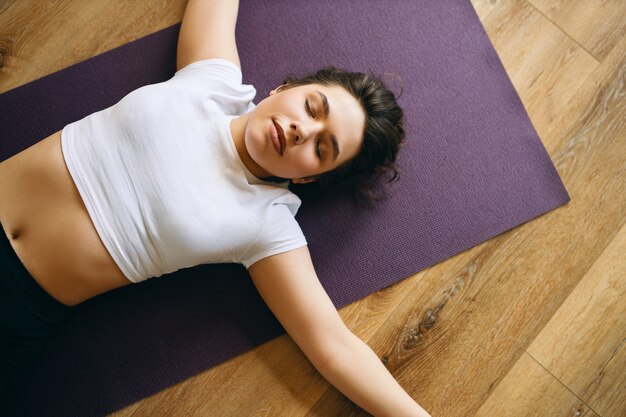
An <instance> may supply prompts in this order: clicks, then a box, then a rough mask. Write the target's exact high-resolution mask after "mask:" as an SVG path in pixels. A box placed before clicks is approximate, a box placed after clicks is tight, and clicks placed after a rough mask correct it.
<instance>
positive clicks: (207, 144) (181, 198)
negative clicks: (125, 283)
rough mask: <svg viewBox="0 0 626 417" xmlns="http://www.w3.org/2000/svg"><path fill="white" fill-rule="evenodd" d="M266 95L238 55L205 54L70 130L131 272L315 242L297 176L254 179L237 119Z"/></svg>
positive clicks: (70, 149) (85, 192)
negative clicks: (293, 181) (245, 76)
mask: <svg viewBox="0 0 626 417" xmlns="http://www.w3.org/2000/svg"><path fill="white" fill-rule="evenodd" d="M255 95H256V89H255V88H254V87H253V86H251V85H247V84H242V74H241V70H240V69H239V68H238V67H237V66H236V65H235V64H233V63H232V62H230V61H228V60H225V59H206V60H201V61H196V62H194V63H192V64H189V65H187V66H186V67H185V68H182V69H180V70H179V71H178V72H176V74H175V75H174V76H173V77H172V78H171V79H169V80H168V81H165V82H162V83H158V84H152V85H147V86H144V87H141V88H139V89H137V90H135V91H133V92H131V93H130V94H128V95H126V96H125V97H124V98H123V99H122V100H120V101H119V102H118V103H117V104H115V105H113V106H111V107H109V108H107V109H104V110H101V111H99V112H96V113H93V114H91V115H89V116H87V117H85V118H83V119H81V120H78V121H76V122H74V123H71V124H69V125H67V126H65V127H64V128H63V131H62V134H61V145H62V151H63V156H64V158H65V162H66V164H67V167H68V170H69V172H70V175H71V176H72V178H73V179H74V182H75V183H76V187H77V188H78V191H79V192H80V195H81V197H82V199H83V201H84V203H85V206H86V207H87V211H88V212H89V215H90V217H91V220H92V221H93V223H94V226H95V228H96V230H97V232H98V234H99V235H100V238H101V239H102V242H103V243H104V246H105V247H106V248H107V250H108V251H109V253H110V254H111V256H112V257H113V260H114V261H115V262H116V263H117V265H118V266H119V267H120V269H121V270H122V272H123V273H124V274H125V275H126V277H127V278H128V279H129V280H130V281H132V282H140V281H143V280H146V279H148V278H151V277H158V276H160V275H162V274H166V273H171V272H174V271H176V270H178V269H181V268H186V267H190V266H194V265H198V264H205V263H231V262H235V263H241V264H243V265H244V266H245V267H246V268H249V267H250V265H252V264H253V263H255V262H256V261H258V260H260V259H262V258H265V257H267V256H270V255H274V254H278V253H281V252H286V251H289V250H292V249H296V248H298V247H301V246H305V245H306V244H307V242H306V239H305V237H304V234H303V233H302V230H301V229H300V226H299V225H298V223H297V221H296V219H295V218H294V216H295V215H296V213H297V211H298V209H299V207H300V204H301V200H300V198H298V196H297V195H295V194H294V193H292V192H291V191H289V189H288V185H289V183H288V182H284V183H280V184H276V183H271V182H266V181H263V180H261V179H259V178H257V177H255V176H254V175H253V174H252V173H251V172H250V171H249V170H248V169H247V168H246V166H245V165H244V164H243V162H242V161H241V159H240V157H239V154H238V153H237V150H236V148H235V143H234V142H233V138H232V135H231V132H230V121H231V120H232V119H234V118H236V117H237V116H239V115H241V114H244V113H246V112H248V111H250V110H252V109H254V108H255V104H254V103H252V99H253V98H254V96H255Z"/></svg>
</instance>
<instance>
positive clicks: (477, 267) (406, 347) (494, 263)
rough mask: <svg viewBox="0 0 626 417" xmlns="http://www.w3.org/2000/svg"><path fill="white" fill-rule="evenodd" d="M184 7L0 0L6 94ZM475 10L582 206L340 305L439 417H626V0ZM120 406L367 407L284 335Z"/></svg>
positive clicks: (271, 410)
mask: <svg viewBox="0 0 626 417" xmlns="http://www.w3.org/2000/svg"><path fill="white" fill-rule="evenodd" d="M185 3H186V2H185V0H174V1H165V0H163V1H150V0H136V1H133V2H127V1H124V0H109V1H107V2H101V1H99V0H56V1H52V0H48V1H39V0H12V1H6V0H5V1H1V0H0V92H4V91H7V90H9V89H12V88H15V87H18V86H20V85H23V84H25V83H27V82H29V81H32V80H34V79H37V78H39V77H42V76H45V75H47V74H50V73H53V72H55V71H58V70H60V69H62V68H65V67H67V66H70V65H72V64H75V63H77V62H80V61H82V60H85V59H87V58H89V57H92V56H94V55H97V54H99V53H102V52H104V51H107V50H109V49H112V48H115V47H117V46H120V45H123V44H125V43H127V42H129V41H131V40H134V39H137V38H140V37H142V36H145V35H147V34H149V33H153V32H155V31H157V30H159V29H162V28H164V27H167V26H170V25H172V24H174V23H177V22H179V21H180V20H181V19H182V15H183V12H184V6H185ZM472 4H473V6H474V8H475V10H476V13H477V14H478V16H479V18H480V20H481V22H482V23H483V25H484V27H485V30H486V31H487V34H488V36H489V38H490V40H491V42H492V43H493V45H494V47H495V49H496V51H497V53H498V55H499V57H500V59H501V61H502V63H503V65H504V67H505V69H506V71H507V73H508V74H509V77H510V78H511V81H512V83H513V85H514V87H515V89H516V90H517V92H518V93H519V95H520V97H521V99H522V102H523V103H524V106H525V108H526V109H527V111H528V113H529V117H530V119H531V120H532V122H533V124H534V126H535V128H536V130H537V132H538V133H539V136H540V137H541V140H542V141H543V144H544V146H545V147H546V150H547V151H548V153H549V154H550V156H551V158H552V160H553V161H554V163H555V166H556V168H557V170H558V172H559V174H560V175H561V178H562V179H563V181H564V183H565V186H566V188H567V190H568V192H569V193H570V196H571V197H572V201H571V202H570V203H569V204H567V205H566V206H563V207H560V208H558V209H556V210H553V211H551V212H549V213H547V214H545V215H543V216H540V217H538V218H536V219H533V220H532V221H529V222H527V223H525V224H523V225H520V226H518V227H516V228H514V229H512V230H509V231H508V232H506V233H503V234H501V235H499V236H496V237H494V238H492V239H490V240H489V241H487V242H484V243H482V244H480V245H477V246H475V247H473V248H471V249H469V250H467V251H465V252H463V253H460V254H458V255H456V256H454V257H451V258H449V259H447V260H445V261H443V262H440V263H439V264H436V265H434V266H432V267H431V268H428V269H426V270H424V271H421V272H420V273H418V274H415V275H413V276H410V277H407V279H405V280H403V281H401V282H398V283H396V284H394V285H392V286H390V287H388V288H386V289H384V290H382V291H379V292H377V293H375V294H372V295H370V296H368V297H366V298H364V299H362V300H359V301H357V302H355V303H353V304H351V305H349V306H346V307H344V308H342V309H341V310H340V315H341V316H342V318H343V319H344V320H345V322H346V324H347V325H348V327H349V328H350V329H352V331H354V333H355V334H357V335H358V336H359V337H361V338H362V339H363V340H365V341H366V342H367V343H368V344H369V345H370V346H371V347H372V348H373V350H374V351H375V352H376V353H377V354H378V356H379V357H380V358H381V359H382V360H383V362H384V363H385V364H386V366H387V367H388V369H389V370H390V371H391V372H392V374H393V375H394V376H395V377H396V378H397V379H398V381H399V382H400V384H401V385H402V386H403V387H404V388H405V389H406V390H407V391H408V392H409V393H410V394H411V395H412V396H413V398H415V399H416V400H417V401H418V402H419V403H420V404H421V405H422V406H423V407H424V408H425V409H427V410H428V411H429V412H430V413H431V414H432V415H433V417H439V416H446V417H455V416H459V417H460V416H464V417H465V416H477V417H482V416H512V417H515V416H522V415H523V416H529V415H530V416H534V415H536V416H542V417H551V416H590V417H591V416H594V417H595V416H600V417H621V416H623V415H625V414H626V405H625V404H624V396H623V395H622V396H621V397H620V393H623V392H624V384H625V382H624V381H625V378H624V371H623V370H624V368H625V366H624V361H625V360H626V359H624V340H626V324H625V323H624V310H623V306H624V305H626V299H625V298H626V297H625V295H624V285H625V284H624V280H625V279H626V277H625V276H624V275H625V274H624V268H625V265H626V262H625V260H624V259H625V257H624V256H623V253H624V239H625V238H624V234H625V232H624V228H625V226H624V224H625V222H626V175H625V165H626V162H625V161H626V126H625V124H626V108H625V107H626V100H625V99H624V96H625V91H624V88H625V86H624V84H625V81H626V35H625V22H626V6H625V5H626V2H623V1H621V0H606V1H600V0H593V1H565V0H560V1H559V0H529V1H523V0H472ZM620 255H621V256H620ZM113 415H115V416H118V417H130V416H132V417H138V416H169V415H185V416H207V415H210V416H357V415H358V416H360V415H367V413H365V412H364V411H363V410H360V409H359V408H358V407H357V406H355V405H354V404H353V403H351V402H350V401H349V400H347V399H346V398H345V397H344V396H343V395H342V394H341V393H340V392H338V391H337V390H336V389H335V388H334V387H332V386H331V385H329V384H328V382H326V381H325V380H324V379H323V378H322V377H321V375H320V374H319V373H318V372H317V371H316V370H315V368H313V366H312V365H311V364H310V363H309V362H308V360H307V359H306V357H305V356H304V355H303V354H302V352H301V351H300V350H299V349H298V347H297V346H296V345H295V344H294V343H293V341H292V340H291V339H290V338H289V336H287V335H285V336H282V337H279V338H276V339H274V340H271V341H269V342H267V343H265V344H263V345H261V346H259V347H257V348H256V349H254V350H252V351H250V352H247V353H245V354H243V355H240V356H237V357H236V358H233V359H231V360H229V361H227V362H224V363H222V364H220V365H219V366H216V367H214V368H211V369H208V370H207V371H205V372H203V373H201V374H199V375H197V376H195V377H193V378H190V379H188V380H186V381H183V382H181V383H179V384H176V385H174V386H172V387H169V388H168V389H165V390H163V391H161V392H159V393H157V394H155V395H152V396H150V397H148V398H145V399H143V400H141V401H139V402H137V403H135V404H132V405H130V406H128V407H126V408H125V409H123V410H119V411H118V412H116V413H114V414H113Z"/></svg>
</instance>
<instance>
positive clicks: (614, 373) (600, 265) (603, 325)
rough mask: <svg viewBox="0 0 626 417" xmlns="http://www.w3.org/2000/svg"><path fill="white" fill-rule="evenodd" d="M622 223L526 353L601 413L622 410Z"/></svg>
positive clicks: (625, 298) (625, 277)
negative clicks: (618, 230)
mask: <svg viewBox="0 0 626 417" xmlns="http://www.w3.org/2000/svg"><path fill="white" fill-rule="evenodd" d="M624 254H626V226H624V227H622V229H621V231H620V233H618V235H617V236H616V238H615V239H614V240H613V242H612V243H611V245H610V246H609V247H608V248H607V249H606V250H605V251H604V253H602V255H601V256H600V257H599V258H598V260H597V261H596V263H595V264H594V265H593V266H592V267H591V269H590V270H589V272H587V274H586V275H585V277H584V278H583V279H582V280H581V282H580V283H579V284H578V285H577V286H576V289H575V290H574V291H573V292H572V293H571V294H570V296H569V297H568V298H567V300H565V302H564V303H563V305H562V306H561V307H560V308H559V310H558V311H557V312H556V313H555V314H554V316H553V317H552V318H551V319H550V321H549V322H548V324H547V325H546V327H544V329H543V330H542V331H541V333H539V335H538V336H537V338H536V339H535V340H534V341H533V343H532V344H531V345H530V346H529V348H528V350H527V352H528V354H529V355H531V356H532V357H533V358H534V359H535V360H536V361H537V362H539V363H540V364H541V366H543V367H544V368H545V369H546V370H547V371H548V372H550V373H551V374H552V375H554V377H556V378H558V380H559V381H560V382H561V383H562V384H563V385H565V386H567V387H568V388H569V390H571V391H572V392H573V393H575V394H576V395H577V396H578V398H580V399H582V400H583V401H585V403H587V404H588V405H589V406H590V407H591V408H592V409H593V410H594V411H596V412H597V413H598V414H600V415H602V416H606V417H608V416H615V417H618V416H623V415H624V414H626V395H624V393H626V378H624V372H625V370H626V258H625V256H624Z"/></svg>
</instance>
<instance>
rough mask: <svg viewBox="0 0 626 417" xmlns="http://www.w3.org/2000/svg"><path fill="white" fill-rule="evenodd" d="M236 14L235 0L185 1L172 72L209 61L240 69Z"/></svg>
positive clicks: (237, 0) (236, 2)
mask: <svg viewBox="0 0 626 417" xmlns="http://www.w3.org/2000/svg"><path fill="white" fill-rule="evenodd" d="M238 11H239V0H189V1H188V2H187V6H186V8H185V14H184V15H183V21H182V24H181V26H180V33H179V34H178V47H177V50H176V70H179V69H181V68H184V67H185V66H187V65H188V64H191V63H192V62H195V61H199V60H201V59H209V58H223V59H227V60H229V61H231V62H233V63H234V64H235V65H237V66H238V67H239V68H241V63H240V62H239V53H238V51H237V43H236V41H235V25H236V23H237V13H238Z"/></svg>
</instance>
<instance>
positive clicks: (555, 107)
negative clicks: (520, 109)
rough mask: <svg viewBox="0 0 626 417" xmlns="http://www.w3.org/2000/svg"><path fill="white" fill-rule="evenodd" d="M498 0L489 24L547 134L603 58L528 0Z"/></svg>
mask: <svg viewBox="0 0 626 417" xmlns="http://www.w3.org/2000/svg"><path fill="white" fill-rule="evenodd" d="M498 5H499V6H500V7H497V8H495V9H494V10H493V11H492V12H491V13H489V15H488V16H487V18H486V19H485V20H484V21H483V26H484V27H485V30H486V31H487V35H488V36H489V38H490V40H491V43H492V44H493V45H494V48H495V49H496V51H497V52H498V56H499V57H500V60H501V61H502V65H504V68H505V69H506V72H507V74H508V75H509V78H510V79H511V82H512V83H513V85H514V86H515V89H516V90H517V92H518V94H519V96H520V98H521V99H522V102H523V103H524V107H525V108H526V110H527V112H528V115H529V117H530V119H531V120H532V122H533V125H534V126H535V130H536V131H537V133H538V134H539V136H540V137H541V138H542V139H543V138H544V134H545V132H546V131H547V130H548V126H550V124H551V123H552V122H553V121H554V120H555V119H556V118H557V117H558V116H559V115H560V114H561V112H562V111H563V108H564V107H565V106H567V105H568V103H569V102H570V101H571V100H572V98H573V97H574V95H575V94H576V91H577V90H578V88H580V86H581V85H582V83H583V82H584V81H585V80H586V79H587V78H588V77H589V75H590V74H591V73H592V72H593V71H594V70H595V69H596V68H597V67H598V61H596V59H595V58H594V57H593V56H591V55H589V53H587V52H586V51H585V50H584V49H583V48H581V47H580V45H578V44H577V43H576V42H574V41H573V40H572V39H571V38H569V37H568V36H567V35H566V34H565V33H563V31H561V29H560V28H559V27H557V26H555V25H554V23H552V22H551V21H550V20H548V19H546V17H545V16H543V15H542V14H541V13H539V12H538V11H537V9H535V8H534V7H532V6H531V5H530V4H528V3H527V2H525V1H518V0H509V1H501V2H500V3H498Z"/></svg>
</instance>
